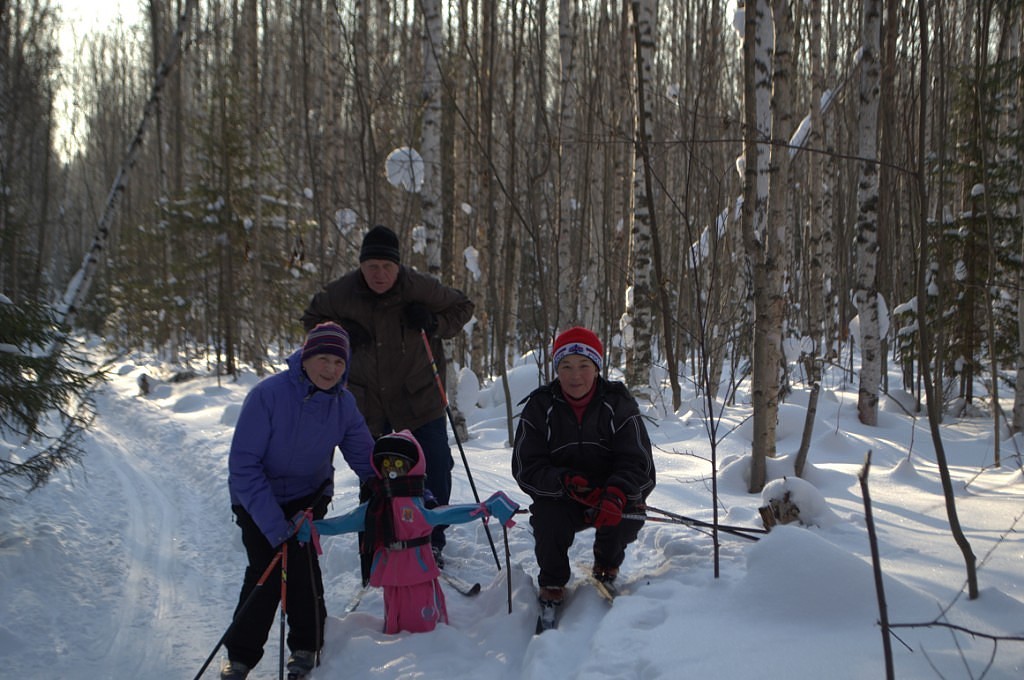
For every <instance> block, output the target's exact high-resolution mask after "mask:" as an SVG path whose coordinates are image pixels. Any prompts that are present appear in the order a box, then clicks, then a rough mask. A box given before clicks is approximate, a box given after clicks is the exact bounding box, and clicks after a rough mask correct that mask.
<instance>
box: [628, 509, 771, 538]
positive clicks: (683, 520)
mask: <svg viewBox="0 0 1024 680" xmlns="http://www.w3.org/2000/svg"><path fill="white" fill-rule="evenodd" d="M644 510H646V511H647V512H656V513H658V514H659V515H665V516H666V517H671V518H672V519H676V520H679V523H680V524H689V525H691V526H703V527H707V528H709V529H710V528H711V527H713V526H714V524H713V523H712V522H705V521H704V520H699V519H694V518H692V517H687V516H686V515H678V514H676V513H674V512H669V511H668V510H662V509H660V508H655V507H653V506H650V505H647V506H644ZM718 528H719V529H723V530H735V531H744V532H746V533H748V534H767V533H768V530H767V529H758V528H757V527H737V526H729V525H728V524H719V525H718Z"/></svg>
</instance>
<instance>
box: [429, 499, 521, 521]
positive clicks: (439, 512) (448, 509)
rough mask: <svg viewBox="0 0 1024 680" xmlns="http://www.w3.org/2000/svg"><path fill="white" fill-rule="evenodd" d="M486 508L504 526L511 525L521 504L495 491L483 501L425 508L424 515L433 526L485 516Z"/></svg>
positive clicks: (488, 513) (487, 512)
mask: <svg viewBox="0 0 1024 680" xmlns="http://www.w3.org/2000/svg"><path fill="white" fill-rule="evenodd" d="M484 508H486V514H487V515H488V516H490V515H493V516H494V517H497V518H498V519H499V520H500V521H501V523H502V524H503V525H504V526H511V524H509V521H510V520H511V519H512V516H513V515H514V514H515V513H516V510H518V509H519V504H518V503H516V502H515V501H514V500H512V499H511V498H509V497H508V496H506V495H505V494H504V493H503V492H501V491H495V492H494V493H493V494H491V496H490V498H488V499H487V500H485V501H483V502H482V503H479V504H478V503H461V504H458V505H441V506H439V507H436V508H433V509H427V508H423V516H424V517H425V518H426V520H427V522H429V523H430V525H431V526H437V525H438V524H465V523H467V522H472V521H473V520H475V519H480V517H482V516H484V512H485V511H484Z"/></svg>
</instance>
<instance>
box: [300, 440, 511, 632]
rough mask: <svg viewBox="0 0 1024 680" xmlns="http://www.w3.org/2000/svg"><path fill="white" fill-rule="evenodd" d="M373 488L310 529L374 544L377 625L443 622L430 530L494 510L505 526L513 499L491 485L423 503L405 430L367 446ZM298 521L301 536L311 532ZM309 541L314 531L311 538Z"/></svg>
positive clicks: (389, 628) (393, 627)
mask: <svg viewBox="0 0 1024 680" xmlns="http://www.w3.org/2000/svg"><path fill="white" fill-rule="evenodd" d="M372 462H373V470H374V472H376V474H377V478H376V479H374V480H372V481H371V482H370V484H371V489H372V496H371V498H370V500H368V501H367V502H366V503H363V504H362V505H360V506H359V507H357V508H356V509H355V510H352V511H351V512H349V513H346V514H344V515H339V516H337V517H331V518H327V519H322V520H317V521H315V522H313V525H314V529H315V532H316V533H320V534H324V535H328V536H330V535H334V534H343V533H352V532H356V531H364V532H365V540H366V541H367V542H368V544H369V545H371V546H373V563H372V565H371V567H370V585H372V586H378V587H382V588H383V589H384V618H385V622H384V632H385V633H398V632H400V631H403V630H404V631H408V632H410V633H421V632H426V631H431V630H434V627H435V626H436V625H437V623H438V622H442V623H448V611H447V609H446V607H445V600H444V592H443V591H442V590H441V585H440V583H439V582H438V576H439V575H440V572H439V571H438V568H437V564H436V563H435V562H434V556H433V553H432V552H431V550H430V533H431V530H432V529H433V527H434V526H436V525H439V524H464V523H466V522H471V521H473V520H476V519H479V518H480V517H481V516H483V517H484V518H487V517H490V516H491V515H494V516H495V517H497V518H498V519H499V520H500V521H501V523H502V524H504V525H505V526H508V527H510V526H512V525H513V524H514V522H512V516H513V515H514V514H515V512H516V510H518V509H519V505H518V504H517V503H516V502H515V501H513V500H512V499H510V498H509V497H508V496H506V495H505V494H504V493H503V492H501V491H497V492H495V493H494V494H492V495H491V497H490V498H488V499H487V500H486V501H484V502H482V503H479V504H476V503H466V504H462V505H447V506H441V507H436V508H428V507H426V506H425V505H424V501H423V489H424V486H423V479H424V478H423V472H424V470H425V469H426V463H425V462H424V460H423V451H422V449H420V445H419V442H417V441H416V438H415V437H413V435H412V433H411V432H409V430H402V431H401V432H395V433H393V434H389V435H385V436H383V437H381V438H380V439H378V440H377V442H376V444H375V445H374V448H373V459H372ZM308 525H309V523H308V522H306V523H303V525H302V529H301V530H300V532H299V535H298V537H299V540H300V541H308V540H310V539H311V536H310V534H312V533H313V532H312V531H311V530H310V529H308ZM314 541H315V539H314Z"/></svg>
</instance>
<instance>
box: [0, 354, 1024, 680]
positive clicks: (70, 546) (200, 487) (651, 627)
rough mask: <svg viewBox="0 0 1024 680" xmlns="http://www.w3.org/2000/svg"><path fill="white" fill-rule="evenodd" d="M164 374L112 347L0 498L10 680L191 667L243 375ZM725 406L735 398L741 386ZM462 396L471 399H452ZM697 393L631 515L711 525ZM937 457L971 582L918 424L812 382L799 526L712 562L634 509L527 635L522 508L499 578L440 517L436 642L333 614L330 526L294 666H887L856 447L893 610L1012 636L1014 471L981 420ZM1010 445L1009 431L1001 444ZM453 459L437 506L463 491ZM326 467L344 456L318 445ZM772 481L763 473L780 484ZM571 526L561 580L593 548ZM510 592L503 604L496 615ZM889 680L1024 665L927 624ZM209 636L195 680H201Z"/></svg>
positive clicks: (523, 673)
mask: <svg viewBox="0 0 1024 680" xmlns="http://www.w3.org/2000/svg"><path fill="white" fill-rule="evenodd" d="M160 371H161V369H160V367H158V366H156V365H155V364H154V362H153V361H152V359H151V358H149V357H146V356H142V355H138V356H135V357H132V358H129V359H124V360H121V361H120V362H119V363H118V364H117V365H116V366H115V368H114V371H113V373H112V380H111V382H110V384H109V385H107V386H106V387H104V388H103V390H102V391H101V393H100V394H99V395H98V401H97V403H98V410H99V417H98V418H97V420H96V422H95V424H94V426H93V427H92V428H91V429H90V431H89V432H88V434H87V436H86V439H85V449H86V452H87V456H86V458H85V460H84V464H83V466H82V467H80V468H75V469H73V470H71V471H69V472H66V473H62V474H60V475H58V476H57V477H55V478H54V479H53V481H52V482H51V483H50V484H49V485H48V486H46V487H45V488H43V489H42V490H40V491H38V492H36V493H34V494H32V495H31V496H29V497H28V498H27V499H25V500H23V501H20V502H16V503H6V504H4V505H2V506H0V593H2V597H0V669H3V670H2V671H0V676H3V677H10V678H192V677H195V675H196V673H197V672H198V671H199V669H200V668H201V667H202V665H203V663H204V661H205V660H206V659H207V657H208V656H209V655H210V653H211V652H212V651H213V649H214V647H215V646H216V645H217V642H218V640H219V639H220V637H221V635H222V634H223V632H224V630H225V628H226V627H227V626H228V623H229V622H230V617H231V613H232V609H233V606H234V603H235V601H236V598H237V595H238V587H239V584H240V582H241V577H242V571H243V568H244V565H245V556H244V552H243V550H242V546H241V541H240V538H239V532H238V529H237V527H236V526H235V525H234V524H233V523H232V517H231V512H230V508H229V503H228V493H227V482H226V479H227V451H228V445H229V443H230V439H231V434H232V426H233V423H234V421H235V418H236V416H237V413H238V409H239V407H240V405H241V402H242V399H243V397H244V395H245V393H246V392H247V390H248V389H249V388H250V387H251V386H252V385H253V384H254V383H255V382H256V377H255V376H254V375H252V374H246V375H244V376H242V377H241V379H240V380H239V381H238V382H237V383H234V382H229V381H224V380H222V381H218V380H217V379H216V378H215V377H200V378H197V379H194V380H191V381H187V382H183V383H177V384H170V383H158V384H156V386H155V387H154V389H153V390H152V392H151V393H150V394H149V395H148V396H141V395H140V394H139V388H138V385H137V379H138V377H139V375H140V374H141V373H143V372H146V373H149V374H150V375H157V374H159V373H160ZM536 380H537V378H536V369H535V368H532V367H531V366H529V365H527V364H524V365H522V366H520V367H517V368H516V369H515V370H514V371H513V372H512V379H511V383H512V392H513V399H514V402H513V403H515V402H518V401H519V399H520V398H521V397H522V396H524V395H525V394H526V392H527V391H528V390H529V389H530V388H531V387H532V386H534V385H535V384H536ZM460 382H461V384H462V389H461V391H460V394H461V397H462V398H461V402H462V403H461V404H460V407H461V408H462V410H463V411H464V412H465V413H466V415H467V418H468V422H469V430H470V439H469V440H468V441H466V442H464V443H463V444H464V450H465V455H466V458H467V459H468V461H469V466H470V469H471V471H472V475H473V480H474V482H475V484H476V488H477V491H478V492H479V494H480V496H481V497H485V496H486V495H489V494H490V492H492V491H494V490H497V489H503V490H505V491H507V492H508V493H509V494H510V495H511V496H512V497H513V498H516V499H517V500H520V501H521V502H524V504H525V500H526V499H525V496H524V495H523V494H522V493H521V492H520V491H519V490H518V488H516V486H515V484H514V482H513V481H512V479H511V476H510V472H509V457H510V449H509V441H508V427H507V424H506V421H505V415H504V414H505V406H504V402H503V397H502V396H501V395H502V392H501V390H500V389H499V388H498V387H497V386H493V385H492V386H488V387H486V388H483V389H477V387H476V385H475V379H472V377H471V376H465V374H464V377H463V379H462V380H461V381H460ZM741 401H742V399H741ZM471 402H475V404H474V403H471ZM806 402H807V393H806V391H805V390H802V389H798V391H797V392H796V393H795V394H793V395H792V396H791V398H790V399H789V401H788V403H786V404H785V405H784V406H783V408H782V409H781V423H780V427H779V440H778V450H779V454H780V456H779V458H778V459H776V460H773V461H770V462H769V475H770V477H771V478H772V479H775V480H778V479H781V478H783V477H784V476H786V475H791V473H792V454H794V453H795V451H796V449H797V448H798V446H799V442H800V436H801V433H802V429H803V424H804V417H805V414H806ZM701 412H702V407H701V406H700V403H699V402H695V403H694V404H693V407H692V408H690V407H689V406H684V407H683V408H682V409H681V410H680V414H678V415H668V416H666V415H664V414H663V413H662V412H660V411H658V410H651V412H650V413H651V416H652V417H653V420H652V422H651V423H650V424H649V429H650V432H651V439H652V441H653V442H654V444H655V447H656V451H655V461H656V464H657V467H658V488H657V489H656V490H655V492H654V493H653V494H652V496H651V497H650V499H649V502H650V504H651V505H652V506H655V507H657V508H660V509H664V510H668V511H670V512H674V513H679V514H683V515H686V516H688V517H693V518H698V519H703V520H710V519H711V492H710V487H711V480H710V465H709V462H708V459H709V458H710V451H711V448H710V445H709V442H708V436H707V433H706V430H705V426H704V419H703V417H702V416H701ZM748 414H749V408H748V407H747V406H743V405H741V406H739V407H737V408H733V409H729V410H727V412H726V413H725V416H724V418H723V419H722V422H721V432H722V435H721V436H722V440H721V441H720V443H719V446H718V460H719V479H718V482H719V486H718V488H719V492H720V494H721V499H720V503H721V507H720V512H721V515H720V521H721V522H723V523H725V524H729V525H739V526H748V527H760V526H761V524H760V518H759V516H758V511H757V508H758V507H759V506H760V505H762V504H763V499H762V497H761V496H760V495H758V494H753V495H752V494H748V493H746V483H745V481H744V479H743V477H744V474H745V470H746V468H747V466H748V463H749V450H750V443H749V442H750V423H749V421H744V418H745V417H746V416H747V415H748ZM943 435H944V441H945V445H946V451H947V454H948V456H949V458H950V461H951V464H952V465H953V466H954V468H953V474H954V477H955V481H954V484H955V488H956V498H957V511H958V513H959V517H960V521H961V523H962V525H963V527H964V530H965V532H966V534H967V538H968V540H969V541H970V544H971V547H972V548H973V550H974V553H975V554H976V555H977V558H978V564H979V571H978V580H979V585H980V591H981V594H980V597H979V598H978V599H976V600H973V601H972V600H969V599H968V598H967V596H966V593H965V592H962V590H963V587H964V582H965V574H966V570H965V567H964V560H963V557H962V555H961V553H960V550H959V548H958V547H957V546H956V544H955V543H954V541H953V538H952V536H951V534H950V531H949V527H948V520H947V517H946V509H945V501H944V498H943V495H942V492H941V487H940V483H939V476H938V469H937V468H936V465H935V457H934V454H933V449H932V444H931V439H930V436H929V434H928V428H927V423H926V422H925V420H924V419H923V418H918V419H914V418H912V417H909V416H907V415H906V414H905V413H904V412H903V411H902V410H900V409H899V408H897V407H896V406H895V403H894V401H893V400H891V399H889V398H883V410H882V413H881V414H880V424H879V426H878V427H875V428H869V427H864V426H862V425H860V424H859V423H858V422H857V417H856V385H852V386H851V385H845V386H841V385H837V384H835V383H834V381H833V382H832V383H831V384H826V385H824V387H823V390H822V395H821V399H820V402H819V404H818V410H817V420H816V424H815V429H814V436H813V441H812V444H811V449H810V457H809V464H810V467H809V470H808V472H807V474H806V476H805V477H806V480H807V481H808V482H809V483H810V486H802V487H800V488H796V487H794V494H795V495H796V497H798V498H802V499H803V500H804V505H805V506H806V507H805V514H806V515H807V517H806V518H807V519H809V520H812V521H813V522H814V523H815V524H816V525H817V526H813V527H799V526H795V525H789V526H783V527H778V528H776V529H774V530H773V531H772V532H771V534H769V535H767V536H766V537H764V538H763V539H762V540H760V541H759V542H756V543H755V542H752V541H747V540H743V539H739V538H734V537H731V536H730V535H728V534H722V538H721V545H720V565H721V569H720V575H719V577H718V578H716V577H715V572H714V548H713V544H712V541H711V538H710V537H709V536H708V535H706V534H704V533H701V532H699V531H697V530H695V529H693V528H690V527H687V526H681V525H676V524H669V523H663V522H662V523H654V522H651V523H648V524H647V526H646V527H645V528H644V529H643V530H642V532H641V534H640V538H639V540H638V542H637V543H636V544H634V546H632V548H631V549H630V550H629V552H628V556H627V559H626V563H625V564H624V565H623V570H622V576H621V577H620V580H621V581H622V582H623V583H624V586H625V588H624V589H625V592H624V593H623V594H622V595H621V596H620V597H619V598H618V599H617V600H616V601H615V603H614V604H612V605H609V604H608V603H607V602H606V601H605V600H603V599H601V598H600V597H599V596H598V595H597V593H596V591H595V590H594V589H593V588H591V587H590V586H589V585H587V584H586V582H585V581H579V580H575V581H574V585H575V589H574V590H573V591H572V592H571V594H570V595H569V599H568V601H567V604H566V606H565V609H564V612H563V617H562V622H561V625H560V627H559V629H558V630H556V631H550V632H547V633H544V634H543V635H541V636H535V635H533V628H534V621H535V618H536V611H535V594H534V589H533V586H532V579H533V577H535V575H536V566H535V564H534V560H533V553H532V546H533V542H532V536H531V534H530V528H529V521H528V519H527V518H526V516H523V517H522V518H521V521H520V522H519V524H518V525H517V526H515V527H513V528H512V529H510V530H509V531H508V544H509V547H510V552H511V569H510V570H509V569H506V568H505V550H504V540H503V535H502V531H501V528H500V527H498V526H496V525H494V524H492V525H491V530H492V535H493V537H494V539H495V543H496V546H497V551H498V554H499V557H500V562H501V566H502V569H501V571H500V572H499V571H498V569H497V567H496V564H495V560H494V558H493V555H492V553H491V549H490V546H489V544H488V541H487V537H486V535H485V533H484V531H483V528H482V525H481V524H479V523H473V524H468V525H459V526H456V527H453V528H451V529H450V533H449V536H450V538H449V544H448V546H449V547H448V549H447V550H446V555H447V557H448V561H449V570H450V571H451V572H452V573H454V574H458V575H459V576H460V577H461V578H463V579H467V580H471V581H479V582H480V583H481V584H482V585H483V590H482V592H481V593H480V594H479V595H478V596H476V597H474V598H467V597H463V596H461V595H459V594H458V593H456V592H454V591H452V590H450V589H449V590H448V608H449V615H450V618H451V625H448V626H440V627H439V628H438V629H437V630H435V631H434V632H432V633H426V634H419V635H410V634H402V635H396V636H388V635H384V634H383V633H381V632H380V631H381V628H382V626H383V604H382V601H381V597H380V593H379V592H377V591H373V590H371V591H369V592H368V593H367V595H366V596H365V597H364V599H363V601H362V603H361V605H360V607H359V608H358V610H356V611H355V612H354V613H352V614H348V615H343V614H342V612H343V610H344V608H345V605H346V604H347V603H348V602H349V601H350V599H351V598H352V597H353V596H354V595H355V594H356V592H357V590H358V587H357V586H358V566H357V563H358V559H357V556H356V551H355V538H354V537H352V536H339V537H325V538H324V541H323V543H324V550H325V552H324V556H323V558H322V559H323V567H324V572H325V580H326V588H327V603H328V609H329V612H330V617H329V619H328V626H327V630H326V638H327V643H326V648H325V653H324V659H323V665H322V666H321V667H320V668H319V669H317V671H316V672H315V673H314V677H315V678H323V679H326V678H345V679H346V680H355V679H358V678H423V679H428V680H430V679H434V678H437V679H438V680H458V679H463V678H464V679H466V680H470V679H473V680H475V679H478V678H488V679H490V680H501V679H507V680H512V679H524V680H525V679H537V680H541V679H545V680H546V679H548V678H581V679H587V680H590V679H592V678H615V679H620V678H636V679H637V680H640V679H643V680H650V679H653V678H715V679H716V680H745V679H747V678H787V679H789V680H821V679H822V678H830V679H832V680H842V679H844V678H849V679H857V680H877V679H879V678H884V677H885V666H884V662H883V647H882V638H881V633H880V629H879V626H878V624H877V621H878V619H879V612H878V606H877V598H876V593H875V587H874V579H873V575H872V571H871V564H870V546H869V543H868V537H867V532H866V529H865V518H864V506H863V499H862V494H861V491H860V486H859V482H858V478H857V474H858V472H859V471H860V470H861V468H862V465H863V462H864V458H865V454H866V452H867V451H868V450H871V451H872V452H873V459H872V460H873V462H872V468H871V471H870V476H869V480H870V484H871V489H870V490H871V498H872V501H873V507H874V513H875V522H876V525H877V530H878V540H879V549H880V554H881V558H882V563H883V567H884V570H885V581H884V583H885V595H886V599H887V603H888V611H889V619H890V621H891V622H892V623H904V624H912V623H920V624H924V623H928V622H932V621H935V620H940V621H943V622H946V623H949V624H955V625H957V626H963V627H964V628H966V629H969V630H971V631H976V632H978V633H981V634H983V635H991V636H1011V637H1022V636H1024V539H1022V536H1021V529H1022V528H1024V519H1022V518H1021V515H1022V512H1024V502H1022V501H1024V477H1022V473H1021V470H1020V458H1019V456H1018V457H1016V458H1011V456H1012V455H1013V454H1014V453H1015V449H1014V447H1013V442H1007V441H1005V439H1004V441H1003V448H1002V451H1003V456H1004V460H1005V463H1004V466H1003V467H1002V468H1001V469H994V468H991V467H989V465H990V464H991V462H992V458H993V452H992V434H991V422H990V421H989V420H988V419H984V420H983V419H973V420H962V421H953V422H949V423H947V424H946V425H944V427H943ZM1018 445H1020V444H1019V441H1018ZM453 453H454V455H455V457H456V468H455V492H454V494H453V500H456V501H459V502H463V501H470V500H472V492H471V489H470V485H469V482H468V480H467V475H466V472H465V467H464V466H463V463H462V459H461V456H460V453H459V449H458V447H457V446H455V441H454V440H453ZM339 460H340V458H339ZM779 484H781V482H780V483H776V484H774V485H772V486H778V485H779ZM336 489H337V492H336V495H335V499H334V505H333V508H332V510H331V511H330V514H334V513H338V512H341V511H344V510H347V509H349V508H351V507H353V505H354V504H355V503H356V496H357V487H356V484H355V481H354V478H353V477H352V475H351V474H350V473H349V472H348V471H347V469H341V470H339V473H338V475H337V485H336ZM590 545H591V536H590V535H589V534H588V533H583V534H580V535H579V536H578V538H577V541H576V544H575V545H574V547H573V553H572V558H573V561H574V562H575V564H576V565H577V568H576V577H575V578H576V579H578V578H579V577H581V575H582V574H583V572H584V568H585V566H586V565H587V564H588V563H589V561H590V558H589V554H590ZM509 581H510V583H511V596H512V605H511V607H512V612H511V614H509V612H508V607H509V604H508V590H507V588H508V584H509ZM277 626H278V622H276V621H275V625H274V629H273V630H272V631H271V635H270V641H269V643H268V646H267V655H266V656H265V657H264V659H263V661H262V662H261V664H260V665H259V666H258V667H257V668H256V670H255V671H254V673H253V674H252V675H251V676H250V677H252V678H254V679H255V678H274V677H277V675H278V658H279V656H278V647H277V639H278V628H277ZM896 633H897V635H898V639H897V638H896V637H894V638H893V640H892V642H893V644H892V648H893V653H894V657H895V661H894V667H895V672H896V677H898V678H901V679H926V678H945V679H947V680H949V679H953V678H974V679H976V678H981V677H985V678H989V679H990V680H1019V679H1020V678H1022V677H1024V643H1022V642H1018V641H1006V640H1003V641H1000V642H999V643H998V644H995V643H994V642H993V641H992V640H991V639H989V638H986V637H976V636H972V635H969V634H967V633H965V632H960V631H957V630H954V629H951V628H946V627H928V628H925V627H920V628H918V627H908V628H901V629H899V630H898V631H896ZM222 653H223V652H222V650H221V651H220V652H218V654H217V656H216V658H215V659H214V661H213V663H212V664H211V666H210V668H209V669H208V670H207V671H206V673H205V674H204V676H203V677H206V678H214V677H216V675H217V673H216V671H217V669H218V667H219V664H220V659H221V656H222Z"/></svg>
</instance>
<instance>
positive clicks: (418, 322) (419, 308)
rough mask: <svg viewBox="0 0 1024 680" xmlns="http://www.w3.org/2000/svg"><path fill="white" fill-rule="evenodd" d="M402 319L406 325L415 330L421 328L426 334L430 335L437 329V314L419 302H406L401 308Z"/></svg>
mask: <svg viewBox="0 0 1024 680" xmlns="http://www.w3.org/2000/svg"><path fill="white" fill-rule="evenodd" d="M402 319H403V320H404V321H405V325H406V326H407V327H409V328H412V329H415V330H420V329H421V328H422V329H423V330H424V331H425V332H426V333H427V335H432V334H433V333H434V331H436V330H437V315H436V314H434V313H433V312H432V311H430V310H429V309H427V308H426V307H425V306H423V305H422V304H420V303H419V302H410V303H409V304H407V305H406V306H405V307H404V308H403V309H402Z"/></svg>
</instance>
